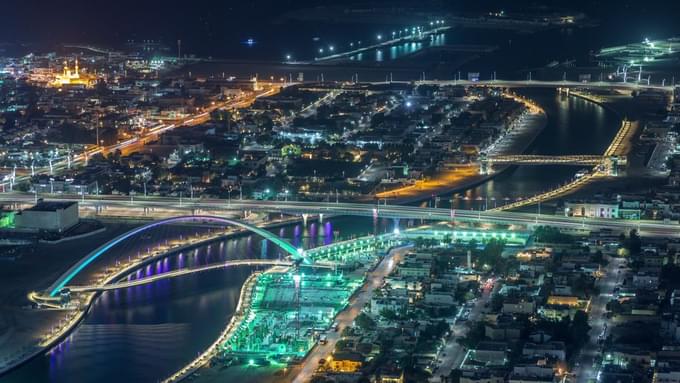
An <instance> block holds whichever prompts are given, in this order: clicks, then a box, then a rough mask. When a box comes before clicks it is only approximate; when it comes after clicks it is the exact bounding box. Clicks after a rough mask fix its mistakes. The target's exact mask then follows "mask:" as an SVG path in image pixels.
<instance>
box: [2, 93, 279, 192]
mask: <svg viewBox="0 0 680 383" xmlns="http://www.w3.org/2000/svg"><path fill="white" fill-rule="evenodd" d="M278 90H279V86H270V87H269V88H268V89H267V90H265V91H262V92H260V93H257V94H255V95H250V96H247V97H241V98H236V99H233V100H227V101H222V102H214V103H213V104H212V105H210V106H208V107H206V108H202V109H201V110H200V111H199V112H197V113H195V114H193V115H190V116H188V117H186V118H183V119H180V120H178V121H177V122H175V123H171V124H165V123H161V124H158V125H156V126H154V127H151V128H149V129H148V130H146V131H145V132H144V133H143V134H142V135H140V136H137V137H133V138H130V139H128V140H125V141H123V142H119V143H116V144H113V145H109V146H93V147H92V148H90V149H87V150H85V151H84V152H83V153H81V154H78V155H75V156H73V157H72V158H71V160H70V161H68V159H62V160H59V161H58V162H55V163H53V164H52V167H51V168H52V169H51V170H50V168H37V169H35V172H36V174H37V173H40V172H49V173H50V174H58V173H59V172H62V171H64V170H67V169H70V168H71V167H72V166H75V165H78V164H79V163H83V162H87V160H88V158H89V157H91V156H93V155H95V154H98V153H102V154H106V153H110V152H115V151H116V150H120V151H121V152H122V153H123V154H127V153H131V152H134V151H137V150H139V149H141V148H142V147H143V146H144V145H146V143H147V142H149V141H151V140H154V139H157V138H158V136H159V135H160V134H163V133H165V132H167V131H170V130H172V129H175V128H178V127H183V126H196V125H200V124H203V123H205V122H207V121H209V120H210V113H212V112H213V111H215V110H218V109H234V108H243V107H246V106H248V105H250V104H252V103H253V102H254V101H255V100H256V99H257V98H260V97H266V96H271V95H273V94H276V93H277V92H278ZM21 170H22V169H17V171H19V172H20V173H21V174H22V175H17V176H16V177H15V178H14V180H13V181H10V180H2V181H0V190H2V191H6V190H10V189H11V188H12V187H11V186H10V183H11V184H16V183H20V182H25V181H28V180H30V178H31V176H30V173H29V172H27V171H26V169H23V170H24V171H21Z"/></svg>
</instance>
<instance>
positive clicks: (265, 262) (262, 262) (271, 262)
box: [65, 259, 335, 292]
mask: <svg viewBox="0 0 680 383" xmlns="http://www.w3.org/2000/svg"><path fill="white" fill-rule="evenodd" d="M295 264H296V263H295V262H292V261H279V260H275V259H238V260H233V261H226V262H223V263H218V264H214V265H206V266H201V267H194V268H187V269H179V270H174V271H169V272H167V273H162V274H158V275H154V276H152V277H147V278H140V279H134V280H131V281H126V282H119V283H113V284H104V285H93V286H66V287H65V289H68V290H69V291H71V292H89V291H107V290H117V289H125V288H128V287H134V286H141V285H145V284H147V283H151V282H156V281H160V280H163V279H168V278H175V277H179V276H182V275H189V274H194V273H201V272H204V271H210V270H218V269H223V268H226V267H232V266H281V267H292V266H294V265H295ZM308 266H309V267H314V268H324V269H333V268H334V267H335V265H334V264H331V263H315V264H313V265H308Z"/></svg>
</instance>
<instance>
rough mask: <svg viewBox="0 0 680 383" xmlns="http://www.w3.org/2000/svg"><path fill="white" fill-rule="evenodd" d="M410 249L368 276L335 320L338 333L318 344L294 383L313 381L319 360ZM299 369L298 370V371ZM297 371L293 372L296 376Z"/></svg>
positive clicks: (329, 334)
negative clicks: (323, 343) (324, 342)
mask: <svg viewBox="0 0 680 383" xmlns="http://www.w3.org/2000/svg"><path fill="white" fill-rule="evenodd" d="M408 249H409V248H408V247H401V248H398V249H395V250H393V251H391V252H390V253H389V254H388V255H387V256H385V258H383V260H382V261H381V262H380V264H378V266H377V267H376V268H375V270H373V271H372V272H370V273H369V274H368V275H367V276H366V283H365V284H364V286H363V287H362V288H361V290H360V291H359V293H357V294H356V295H355V296H354V298H353V299H352V300H351V301H350V303H349V306H347V308H346V309H345V310H343V311H342V312H341V313H339V314H338V316H337V317H336V318H335V321H336V322H337V323H338V331H333V330H332V329H331V330H329V331H328V332H327V337H328V338H327V340H328V343H326V344H325V345H322V344H317V345H316V346H315V347H314V348H313V349H312V351H310V352H309V354H308V355H307V357H306V358H305V360H304V362H303V364H302V367H301V368H299V372H297V375H296V376H295V378H294V379H293V383H305V382H308V381H310V380H311V378H312V376H313V375H314V371H316V369H317V368H318V367H319V360H321V359H326V358H327V357H328V356H329V355H330V354H331V353H332V352H333V350H334V349H335V344H336V343H337V342H338V340H340V338H341V334H342V330H343V329H344V328H345V327H347V326H351V325H352V322H353V321H354V319H355V318H356V317H357V316H358V315H359V313H361V310H362V309H363V308H364V306H365V305H366V303H368V302H370V300H371V297H372V295H373V290H374V289H376V288H378V287H380V286H382V283H383V278H385V276H387V275H388V274H389V273H391V272H392V270H393V269H394V267H395V266H396V265H397V264H398V263H399V261H400V260H401V258H402V257H403V255H404V254H405V253H406V252H407V251H408ZM297 369H298V368H296V370H297ZM295 373H296V371H292V374H295Z"/></svg>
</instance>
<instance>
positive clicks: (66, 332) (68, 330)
mask: <svg viewBox="0 0 680 383" xmlns="http://www.w3.org/2000/svg"><path fill="white" fill-rule="evenodd" d="M308 219H312V220H315V219H317V218H316V217H314V218H312V217H309V218H308ZM301 220H302V218H294V219H290V220H287V221H278V222H274V223H272V224H269V225H264V226H263V227H264V228H266V229H272V228H277V227H280V226H285V225H290V224H294V223H297V222H300V221H301ZM247 233H248V232H247V231H246V230H244V229H239V230H237V231H234V232H231V233H222V234H220V235H217V236H214V237H211V238H206V239H202V240H200V241H197V242H193V243H189V244H186V245H181V246H178V247H176V248H173V249H169V250H168V251H165V252H162V253H159V254H156V255H154V256H152V257H149V258H147V259H144V260H142V261H141V262H140V263H138V264H135V265H133V266H131V267H129V268H124V269H122V270H120V271H118V272H117V273H114V274H113V275H111V276H109V277H108V278H107V283H109V282H111V281H113V280H116V279H118V278H123V277H124V275H127V274H129V273H131V272H133V271H134V270H137V269H138V268H140V267H144V266H146V265H147V264H148V263H151V262H153V261H155V260H158V259H160V258H164V257H166V256H170V255H172V254H174V253H176V252H179V251H184V250H187V249H191V248H193V247H196V246H202V245H205V244H207V243H211V242H215V241H218V240H220V239H229V238H234V237H238V236H242V235H246V234H247ZM120 274H123V275H120ZM89 294H90V296H89V297H87V301H86V303H85V308H84V309H83V310H82V311H80V312H79V313H78V314H77V315H76V316H74V317H73V318H72V319H71V323H69V325H68V326H67V327H65V328H64V329H63V330H62V331H61V332H60V333H59V335H57V336H56V337H55V338H54V339H52V340H50V341H49V342H48V343H47V344H45V345H40V344H36V345H35V346H30V347H37V349H35V350H33V351H30V352H27V353H26V355H25V356H22V357H20V358H19V360H18V361H16V362H15V363H12V364H11V365H9V366H7V367H5V368H3V369H2V370H0V378H2V377H4V376H6V375H8V374H10V373H12V372H13V371H15V370H17V369H19V368H21V367H23V366H24V365H25V364H26V363H28V362H30V361H32V360H33V359H35V358H36V357H38V356H40V355H41V354H44V353H46V352H49V351H50V350H51V349H52V348H54V347H55V346H57V345H58V344H59V343H61V342H63V341H64V339H66V338H67V337H68V336H70V335H71V334H72V333H73V331H75V330H76V329H77V328H78V326H79V325H80V324H81V323H82V322H83V320H84V319H85V318H86V316H87V315H88V314H89V311H90V309H91V306H92V303H93V302H94V301H95V300H96V298H98V297H99V296H100V295H101V292H100V291H98V292H94V293H89ZM64 311H68V310H66V309H64Z"/></svg>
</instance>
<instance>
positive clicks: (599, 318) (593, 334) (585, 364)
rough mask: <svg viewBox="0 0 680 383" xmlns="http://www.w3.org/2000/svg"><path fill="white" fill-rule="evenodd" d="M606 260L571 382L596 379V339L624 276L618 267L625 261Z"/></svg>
mask: <svg viewBox="0 0 680 383" xmlns="http://www.w3.org/2000/svg"><path fill="white" fill-rule="evenodd" d="M607 260H608V261H609V263H608V264H607V267H606V268H605V275H604V277H602V279H600V280H599V282H598V283H597V287H599V289H600V294H599V295H598V296H596V297H594V298H593V299H592V301H591V304H590V310H589V312H588V323H589V324H590V327H591V329H590V332H589V333H588V343H587V344H586V345H585V346H583V349H581V352H580V353H579V355H578V356H577V357H576V363H575V364H576V366H577V367H575V368H574V371H573V373H574V374H573V375H574V376H575V379H573V381H575V382H578V383H586V382H589V381H590V379H597V372H598V367H597V366H595V365H594V363H593V360H594V359H595V358H597V357H598V356H600V354H601V349H600V345H598V343H597V342H598V337H599V336H600V335H602V334H605V333H606V325H607V317H606V313H607V310H606V307H607V302H609V301H610V300H611V299H612V294H613V292H614V289H615V288H616V287H617V286H619V284H620V283H621V282H622V280H623V276H624V271H622V270H621V268H620V267H621V266H622V265H625V263H626V261H625V259H622V258H613V257H607Z"/></svg>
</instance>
